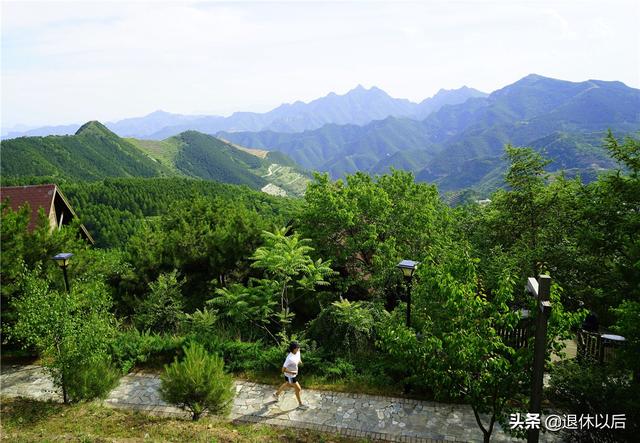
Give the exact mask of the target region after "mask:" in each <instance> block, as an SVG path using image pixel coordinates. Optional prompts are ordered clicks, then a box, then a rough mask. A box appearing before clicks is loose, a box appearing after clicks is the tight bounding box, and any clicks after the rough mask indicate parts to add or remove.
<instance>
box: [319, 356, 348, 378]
mask: <svg viewBox="0 0 640 443" xmlns="http://www.w3.org/2000/svg"><path fill="white" fill-rule="evenodd" d="M355 372H356V367H355V366H354V365H353V363H351V362H348V361H347V360H344V359H342V358H338V359H337V360H336V361H335V362H333V363H327V364H326V366H325V367H324V368H323V370H322V373H323V375H324V376H325V377H326V378H327V379H329V380H338V379H341V378H346V377H352V376H353V375H354V374H355Z"/></svg>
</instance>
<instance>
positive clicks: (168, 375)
mask: <svg viewBox="0 0 640 443" xmlns="http://www.w3.org/2000/svg"><path fill="white" fill-rule="evenodd" d="M223 368H224V363H223V361H222V359H221V358H220V357H218V356H217V355H212V354H209V353H207V351H206V350H205V349H204V347H202V345H199V344H197V343H191V344H190V345H189V347H185V348H184V359H183V360H182V361H178V358H177V357H176V359H175V360H174V362H173V363H172V364H171V365H165V372H164V374H162V375H161V376H160V379H161V382H162V384H161V386H160V393H161V395H162V398H163V399H164V400H165V401H167V402H169V403H173V404H176V405H178V406H179V407H181V408H184V409H187V410H189V411H190V412H191V416H192V419H193V420H198V419H199V418H200V416H201V415H202V414H203V413H204V412H206V411H209V412H212V413H214V414H221V413H224V412H226V411H227V410H228V409H229V408H230V406H231V400H232V399H233V395H234V389H233V378H231V376H230V375H227V374H225V373H224V370H223Z"/></svg>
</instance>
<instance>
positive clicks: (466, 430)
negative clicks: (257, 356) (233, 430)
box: [0, 366, 555, 442]
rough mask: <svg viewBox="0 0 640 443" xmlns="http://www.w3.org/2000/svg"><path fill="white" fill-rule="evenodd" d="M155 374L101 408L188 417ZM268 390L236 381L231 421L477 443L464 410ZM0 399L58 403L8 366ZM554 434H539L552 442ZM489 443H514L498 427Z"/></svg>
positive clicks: (130, 378) (40, 378) (131, 383)
mask: <svg viewBox="0 0 640 443" xmlns="http://www.w3.org/2000/svg"><path fill="white" fill-rule="evenodd" d="M159 385H160V379H159V378H158V376H157V375H155V374H142V373H133V374H129V375H127V376H125V377H123V378H122V379H121V380H120V383H119V385H118V386H117V387H116V388H115V389H114V390H113V391H111V393H110V394H109V396H108V397H107V399H106V400H105V401H104V404H106V405H107V406H110V407H116V408H127V409H133V410H139V411H146V412H149V413H152V414H156V415H164V416H171V417H187V416H188V414H186V413H185V412H184V411H182V410H181V409H178V408H176V407H173V406H170V405H167V404H166V403H165V402H163V401H162V399H161V398H160V395H159V392H158V387H159ZM273 391H274V387H273V386H269V385H263V384H258V383H252V382H247V381H240V380H239V381H236V397H235V400H234V404H233V408H232V411H231V414H230V418H231V419H232V420H235V421H242V422H253V423H264V424H268V425H274V426H285V427H295V428H305V429H314V430H319V431H326V432H337V433H340V434H343V435H347V436H353V437H364V438H370V439H372V440H386V441H407V442H442V441H447V442H449V441H472V442H476V441H482V433H481V431H480V429H479V428H478V425H477V424H476V422H475V419H474V416H473V412H472V410H471V408H470V407H468V406H466V405H450V404H442V403H435V402H428V401H419V400H410V399H403V398H393V397H381V396H373V395H364V394H346V393H338V392H331V391H317V390H312V389H303V393H302V395H303V401H304V402H305V403H306V404H307V405H308V406H309V409H307V410H301V409H298V408H297V407H296V406H297V402H296V400H295V397H294V394H293V391H292V390H289V391H286V392H285V394H284V395H283V396H282V397H281V400H280V401H279V402H276V401H275V400H274V398H273V397H272V394H273ZM0 394H1V395H3V396H10V397H14V396H22V397H29V398H35V399H38V400H54V401H61V395H60V393H59V392H58V391H57V390H56V389H55V388H54V386H53V384H52V382H51V379H50V377H49V376H48V375H47V374H46V372H45V371H44V370H43V368H41V367H39V366H8V367H3V368H2V373H1V374H0ZM554 437H555V436H554V435H550V434H544V435H541V439H540V440H541V441H553V440H555V438H554ZM492 441H495V442H505V441H514V439H512V438H510V437H508V436H506V435H505V434H504V433H503V432H502V430H501V429H500V428H499V427H498V429H495V430H494V432H493V436H492Z"/></svg>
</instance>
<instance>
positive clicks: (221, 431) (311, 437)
mask: <svg viewBox="0 0 640 443" xmlns="http://www.w3.org/2000/svg"><path fill="white" fill-rule="evenodd" d="M0 400H1V401H0V415H1V416H2V422H1V423H0V435H2V440H6V441H15V442H35V441H37V442H41V441H60V440H64V441H82V442H84V441H114V440H115V441H120V440H123V439H126V441H127V442H137V441H145V442H153V441H194V442H281V441H286V442H300V443H307V442H309V443H310V442H313V443H319V442H326V443H329V442H335V443H347V442H363V441H366V440H361V439H351V438H345V437H340V436H334V435H331V434H325V433H319V432H314V431H305V430H299V429H282V428H276V427H269V426H266V425H256V424H234V423H230V422H228V421H225V420H222V419H219V418H216V417H204V418H202V419H201V420H200V421H198V422H192V421H189V420H176V419H170V418H162V417H154V416H150V415H146V414H141V413H138V412H131V411H124V410H119V409H110V408H107V407H104V406H101V405H99V404H97V403H80V404H74V405H68V406H67V405H63V404H60V403H48V402H38V401H34V400H27V399H14V398H2V399H0Z"/></svg>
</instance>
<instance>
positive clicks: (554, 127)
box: [2, 74, 640, 195]
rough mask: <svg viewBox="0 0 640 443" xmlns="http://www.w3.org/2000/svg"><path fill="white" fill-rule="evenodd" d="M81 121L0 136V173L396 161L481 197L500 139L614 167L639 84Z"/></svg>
mask: <svg viewBox="0 0 640 443" xmlns="http://www.w3.org/2000/svg"><path fill="white" fill-rule="evenodd" d="M88 125H89V126H88V127H87V125H85V126H83V127H82V128H81V129H80V130H78V131H77V133H76V135H74V136H64V137H21V138H16V139H11V140H4V141H3V142H2V148H3V156H2V173H3V175H7V174H8V175H11V174H27V172H26V171H28V173H29V174H32V175H43V174H45V173H51V174H57V173H61V174H66V175H70V176H74V177H77V178H96V177H98V176H129V175H140V176H147V175H172V174H178V175H187V176H191V177H199V178H205V179H216V180H221V181H225V182H229V183H243V184H247V185H249V186H252V187H257V188H265V186H267V185H270V187H267V188H266V189H268V190H270V191H273V192H276V193H280V192H287V193H288V194H294V195H300V194H301V193H302V192H303V191H304V183H306V182H307V181H308V175H307V174H306V173H304V172H303V169H304V170H318V171H324V172H328V173H329V174H330V175H331V176H332V177H333V178H339V177H342V176H344V175H345V174H349V173H353V172H356V171H363V172H367V173H371V174H381V173H385V172H387V171H388V170H389V169H390V168H396V169H403V170H409V171H412V172H414V174H415V176H416V178H417V180H420V181H427V182H433V183H436V184H437V185H438V187H439V189H440V191H442V192H446V191H457V190H461V189H466V188H472V189H475V190H476V191H479V192H480V193H481V194H484V195H486V194H488V193H489V192H491V191H492V190H494V189H495V188H497V187H499V186H502V185H503V183H502V176H503V172H504V169H505V166H506V165H505V163H504V160H503V152H504V145H505V144H507V143H511V144H513V145H516V146H531V147H533V148H534V149H536V150H538V151H540V152H542V153H544V155H545V156H546V157H548V158H550V159H551V160H552V161H553V163H552V164H551V165H550V167H549V169H550V171H551V172H555V171H559V170H565V171H567V173H568V174H570V175H575V174H580V175H581V176H582V177H583V178H584V179H586V180H591V179H593V178H595V177H596V176H597V174H598V173H599V172H600V171H602V170H606V169H610V168H612V167H614V162H613V161H612V160H611V159H610V157H609V155H608V153H607V152H606V150H605V149H604V148H603V143H602V140H603V138H604V136H605V135H606V131H607V130H609V129H610V130H612V131H613V133H614V135H616V136H617V137H622V136H626V135H636V133H637V131H639V130H640V90H638V89H634V88H630V87H628V86H626V85H624V84H623V83H620V82H615V81H601V80H587V81H582V82H570V81H564V80H557V79H553V78H548V77H543V76H540V75H535V74H531V75H528V76H526V77H524V78H522V79H520V80H518V81H517V82H515V83H513V84H510V85H507V86H505V87H503V88H501V89H498V90H496V91H494V92H492V93H491V94H488V95H487V94H484V93H481V92H479V91H477V90H474V89H471V88H466V87H463V88H460V89H457V90H449V91H446V90H441V91H440V92H438V93H437V94H436V95H434V96H433V97H431V98H429V99H426V100H424V101H422V102H420V103H412V102H410V101H408V100H405V99H397V98H393V97H390V96H389V95H388V94H387V93H385V92H384V91H382V90H381V89H379V88H376V87H373V88H369V89H366V88H364V87H362V86H358V87H356V88H355V89H353V90H351V91H349V92H348V93H347V94H344V95H337V94H333V93H332V94H329V95H327V96H325V97H322V98H319V99H317V100H313V101H311V102H309V103H302V102H296V103H293V104H285V105H282V106H279V107H277V108H275V109H273V110H272V111H269V112H267V113H264V114H257V113H247V112H244V113H235V114H233V115H231V116H229V117H215V116H214V117H212V116H184V115H176V114H169V113H165V112H162V111H158V112H155V113H152V114H150V115H148V116H145V117H140V118H134V119H126V120H120V121H119V122H116V123H111V124H107V125H106V127H105V126H103V125H101V124H98V123H90V124H88ZM87 128H89V129H90V130H89V129H87ZM241 129H244V130H241ZM40 130H42V131H45V129H42V128H41V129H40ZM105 131H106V132H105ZM36 132H37V130H36ZM114 132H115V133H114ZM96 134H101V136H98V135H96ZM116 134H119V135H120V136H126V137H129V138H121V137H119V136H118V135H116ZM110 158H111V159H112V160H109V159H110ZM110 161H111V162H113V163H115V164H110ZM65 162H67V163H65ZM69 162H70V163H69ZM63 164H66V165H67V166H65V167H63V166H62V165H63ZM69 165H75V166H78V171H73V170H72V169H70V167H69ZM296 165H300V167H298V166H296ZM302 168H303V169H302Z"/></svg>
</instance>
